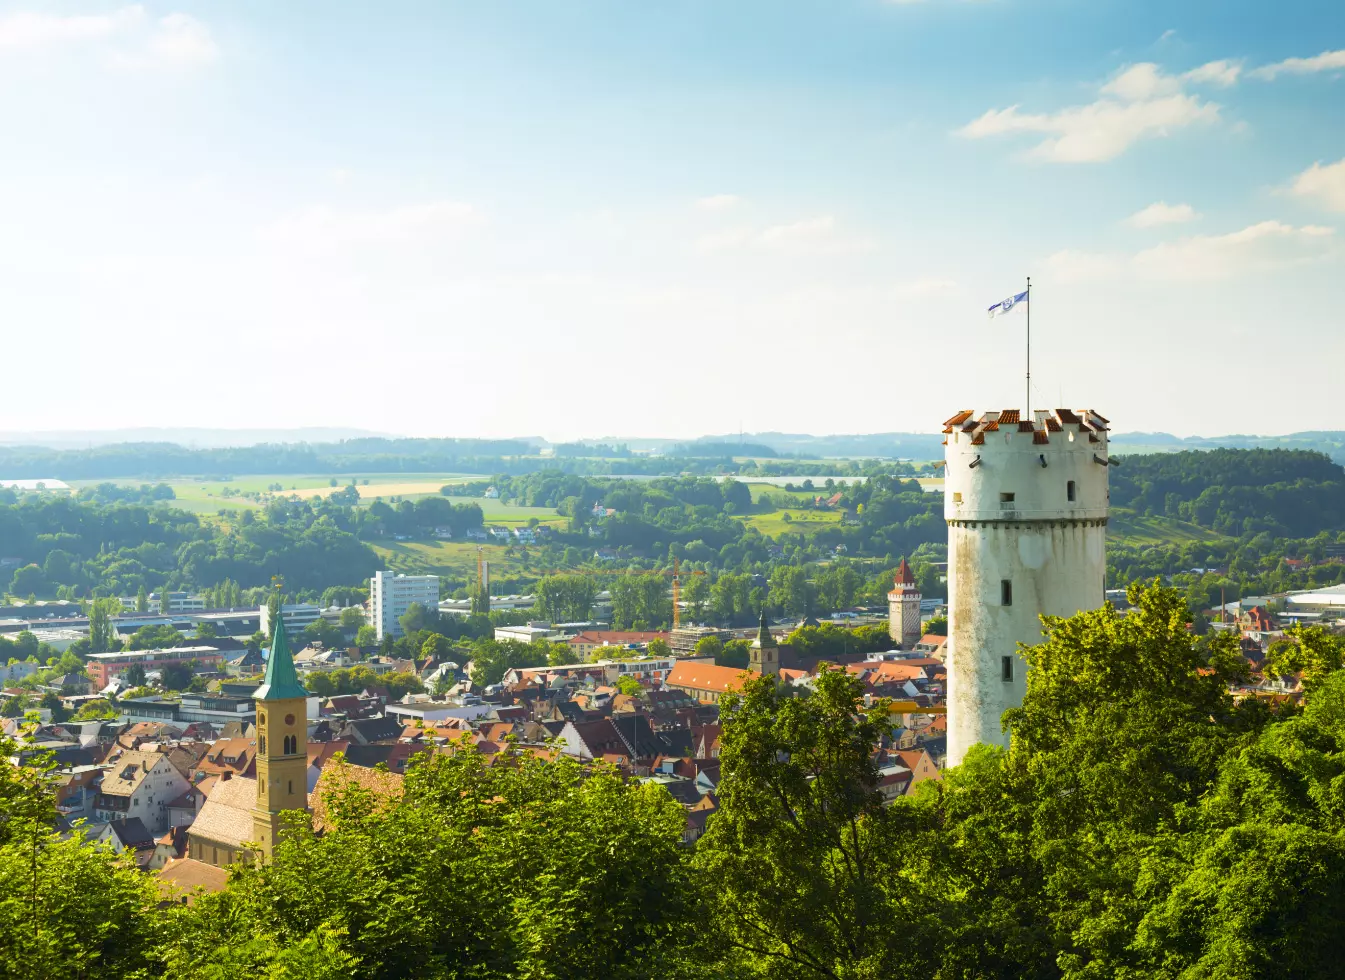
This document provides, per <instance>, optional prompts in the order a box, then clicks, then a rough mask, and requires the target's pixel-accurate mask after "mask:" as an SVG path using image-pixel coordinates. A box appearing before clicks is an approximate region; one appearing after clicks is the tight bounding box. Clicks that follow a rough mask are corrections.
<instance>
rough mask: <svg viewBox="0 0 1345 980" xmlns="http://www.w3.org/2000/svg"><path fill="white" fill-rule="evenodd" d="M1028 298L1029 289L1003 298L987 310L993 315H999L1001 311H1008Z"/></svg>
mask: <svg viewBox="0 0 1345 980" xmlns="http://www.w3.org/2000/svg"><path fill="white" fill-rule="evenodd" d="M1026 299H1027V291H1026V290H1024V291H1023V292H1021V293H1019V294H1018V295H1017V296H1010V297H1009V298H1008V299H1002V300H1000V301H999V302H998V303H996V304H995V305H994V306H992V307H990V309H989V310H988V311H987V312H989V314H990V316H991V317H996V316H999V315H1000V314H1001V313H1008V312H1009V311H1010V310H1011V309H1013V308H1014V307H1015V306H1017V305H1018V304H1019V303H1022V302H1024V301H1025V300H1026Z"/></svg>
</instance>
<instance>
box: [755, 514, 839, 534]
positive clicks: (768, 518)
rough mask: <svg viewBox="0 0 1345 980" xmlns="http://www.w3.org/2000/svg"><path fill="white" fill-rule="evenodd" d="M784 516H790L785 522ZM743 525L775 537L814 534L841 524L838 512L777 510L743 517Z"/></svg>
mask: <svg viewBox="0 0 1345 980" xmlns="http://www.w3.org/2000/svg"><path fill="white" fill-rule="evenodd" d="M785 514H788V515H789V516H790V519H789V520H785ZM742 520H743V523H745V524H749V525H751V526H752V527H754V528H756V529H757V530H758V531H760V532H761V533H762V534H766V535H770V536H771V537H775V536H777V535H781V534H802V535H810V534H816V533H817V532H818V531H820V530H822V529H823V528H827V527H834V526H835V525H837V524H839V523H840V522H841V512H840V511H839V510H790V511H786V510H777V511H773V512H772V513H769V514H751V515H749V516H747V517H744V518H743V519H742Z"/></svg>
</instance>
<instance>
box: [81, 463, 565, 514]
mask: <svg viewBox="0 0 1345 980" xmlns="http://www.w3.org/2000/svg"><path fill="white" fill-rule="evenodd" d="M332 477H335V478H336V480H337V483H338V484H339V486H336V487H333V486H332V485H331V480H332ZM480 479H482V477H481V476H479V475H474V474H468V473H353V474H352V473H327V474H323V475H313V476H295V475H292V474H284V475H277V474H264V473H263V474H255V475H249V476H242V477H239V478H238V479H235V480H204V481H202V480H191V479H172V480H130V479H122V480H80V481H76V482H75V483H73V484H71V485H72V486H74V487H77V488H78V487H87V486H94V485H96V484H99V483H115V484H118V485H119V486H140V485H141V484H142V483H167V484H168V485H169V486H170V487H172V488H173V492H174V493H175V494H177V499H176V500H175V501H173V506H174V507H178V508H180V509H182V510H187V511H191V512H192V513H194V514H201V515H210V514H215V513H216V512H218V511H220V510H236V511H241V510H256V509H258V508H259V507H260V506H261V505H260V504H258V503H257V501H255V500H249V499H247V498H244V497H233V496H230V497H226V496H224V489H225V488H226V487H228V488H230V489H232V490H236V491H240V492H249V493H267V492H268V490H267V488H268V487H270V486H273V485H275V484H280V486H281V487H282V488H283V490H281V491H280V493H281V494H282V495H284V496H289V495H290V494H298V495H299V496H300V497H315V496H319V497H320V496H326V495H327V494H329V493H331V492H332V491H333V490H339V489H341V488H342V487H344V486H346V485H347V484H349V483H350V481H351V480H355V481H357V483H356V486H357V488H358V489H359V492H360V503H361V504H362V505H368V504H371V503H373V502H374V500H375V499H376V498H378V497H383V498H384V499H387V498H388V497H392V496H398V497H404V498H405V497H412V498H414V497H426V496H431V495H433V494H437V493H438V492H439V488H440V487H442V486H444V485H445V484H447V483H466V482H468V481H470V480H480ZM365 480H368V481H369V484H368V486H365V484H364V481H365ZM468 499H471V498H462V497H454V498H453V500H454V502H455V503H464V502H466V500H468ZM477 502H478V503H481V504H482V510H483V511H485V510H486V509H487V508H486V506H485V505H487V504H490V505H493V506H492V508H491V510H492V511H509V512H510V513H507V514H505V513H501V514H499V519H500V521H501V522H502V523H518V522H519V521H520V520H521V521H527V519H528V518H529V517H537V518H538V519H539V520H541V519H543V518H544V517H547V518H550V517H555V516H556V515H555V513H554V512H553V511H549V510H546V509H545V508H512V507H511V508H505V507H500V506H499V501H498V500H478V501H477ZM525 510H526V511H529V512H530V513H526V514H523V515H522V517H521V518H520V517H519V515H518V513H517V512H520V511H525ZM486 519H487V520H492V518H491V517H490V516H489V513H488V514H487V518H486Z"/></svg>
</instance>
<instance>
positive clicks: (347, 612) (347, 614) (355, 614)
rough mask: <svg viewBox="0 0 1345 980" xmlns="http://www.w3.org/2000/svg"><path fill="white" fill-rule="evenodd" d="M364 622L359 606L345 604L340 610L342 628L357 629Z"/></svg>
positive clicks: (362, 611) (362, 612)
mask: <svg viewBox="0 0 1345 980" xmlns="http://www.w3.org/2000/svg"><path fill="white" fill-rule="evenodd" d="M364 624H365V619H364V610H363V609H362V608H360V607H359V606H347V607H346V608H345V609H342V610H341V628H342V629H343V630H347V631H354V630H358V629H359V628H360V627H361V626H363V625H364Z"/></svg>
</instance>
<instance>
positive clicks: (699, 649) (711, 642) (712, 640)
mask: <svg viewBox="0 0 1345 980" xmlns="http://www.w3.org/2000/svg"><path fill="white" fill-rule="evenodd" d="M692 652H693V653H694V654H695V655H696V656H697V657H709V658H710V659H711V660H714V661H715V662H718V658H719V655H720V654H721V653H723V652H724V641H723V640H721V639H720V638H719V637H717V636H702V637H701V638H700V639H699V640H697V641H696V648H695V650H694V651H692Z"/></svg>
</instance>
